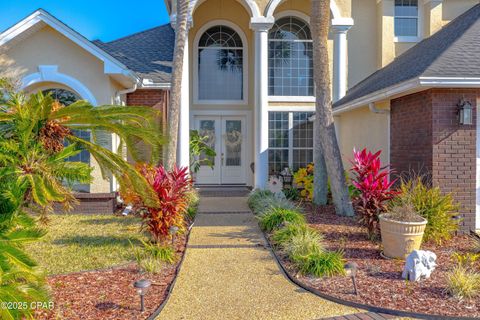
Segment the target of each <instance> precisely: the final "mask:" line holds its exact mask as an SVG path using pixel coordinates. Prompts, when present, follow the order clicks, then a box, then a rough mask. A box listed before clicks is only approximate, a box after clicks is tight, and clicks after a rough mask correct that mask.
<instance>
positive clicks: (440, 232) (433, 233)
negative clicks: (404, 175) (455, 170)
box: [393, 177, 459, 244]
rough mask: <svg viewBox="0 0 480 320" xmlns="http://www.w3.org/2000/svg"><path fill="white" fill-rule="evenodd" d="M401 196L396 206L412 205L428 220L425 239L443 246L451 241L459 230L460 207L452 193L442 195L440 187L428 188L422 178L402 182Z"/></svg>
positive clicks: (397, 199) (396, 200) (394, 202)
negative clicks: (443, 242) (456, 218)
mask: <svg viewBox="0 0 480 320" xmlns="http://www.w3.org/2000/svg"><path fill="white" fill-rule="evenodd" d="M400 189H401V194H400V195H398V197H397V198H396V199H395V200H394V201H393V204H394V205H405V204H407V205H412V206H413V207H414V208H415V210H416V211H417V213H418V214H419V215H421V216H422V217H424V218H425V219H427V221H428V223H427V226H426V228H425V234H424V237H423V239H424V240H426V241H428V240H433V241H435V242H436V243H437V244H441V243H442V241H444V240H449V239H451V237H452V234H453V233H454V232H455V231H456V230H457V229H458V220H455V219H453V217H455V216H456V215H457V214H458V209H459V205H458V204H457V203H455V201H454V199H453V195H452V194H451V193H447V194H442V192H441V190H440V188H438V187H434V188H431V187H428V186H426V185H425V184H424V183H423V182H422V179H421V177H417V178H416V179H414V180H410V181H408V182H405V181H402V184H401V187H400Z"/></svg>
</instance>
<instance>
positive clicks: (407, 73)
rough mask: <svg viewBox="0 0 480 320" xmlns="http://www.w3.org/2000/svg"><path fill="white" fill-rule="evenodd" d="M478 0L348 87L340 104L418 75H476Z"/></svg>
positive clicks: (478, 67)
mask: <svg viewBox="0 0 480 320" xmlns="http://www.w3.org/2000/svg"><path fill="white" fill-rule="evenodd" d="M479 18H480V4H477V5H475V6H474V7H472V8H471V9H470V10H468V11H466V12H465V13H463V14H462V15H460V16H459V17H457V18H456V19H455V20H453V21H451V22H450V23H449V24H447V25H446V26H445V27H443V28H442V29H441V30H439V31H438V32H436V33H435V34H434V35H432V36H431V37H429V38H427V39H425V40H423V41H421V42H420V43H418V44H417V45H415V46H414V47H412V48H410V49H409V50H408V51H406V52H405V53H403V54H402V55H400V56H399V57H397V58H396V59H395V60H394V61H393V62H392V63H390V64H389V65H387V66H385V67H384V68H382V69H380V70H378V71H376V72H375V73H373V74H372V75H370V76H369V77H367V78H366V79H365V80H363V81H361V82H360V83H358V84H357V85H355V86H354V87H352V88H351V89H349V90H348V92H347V94H346V96H345V97H343V98H342V99H340V100H339V101H337V102H336V103H335V104H334V107H340V106H342V105H344V104H346V103H348V102H351V101H353V100H356V99H359V98H362V97H364V96H366V95H368V94H371V93H375V92H377V91H379V90H382V89H386V88H389V87H391V86H393V85H396V84H400V83H402V82H404V81H407V80H411V79H414V78H418V77H480V21H479Z"/></svg>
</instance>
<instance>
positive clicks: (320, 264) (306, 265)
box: [299, 251, 345, 277]
mask: <svg viewBox="0 0 480 320" xmlns="http://www.w3.org/2000/svg"><path fill="white" fill-rule="evenodd" d="M344 263H345V261H344V259H343V253H342V252H340V251H324V252H312V253H310V254H309V255H307V256H306V257H305V258H304V259H303V260H302V261H301V262H300V263H299V269H300V272H301V273H303V274H309V275H313V276H315V277H332V276H336V275H344V274H345V269H344Z"/></svg>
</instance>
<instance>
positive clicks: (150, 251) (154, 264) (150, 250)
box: [132, 241, 177, 273]
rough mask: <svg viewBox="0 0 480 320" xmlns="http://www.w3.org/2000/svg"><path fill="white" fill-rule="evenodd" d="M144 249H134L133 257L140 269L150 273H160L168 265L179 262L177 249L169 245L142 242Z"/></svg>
mask: <svg viewBox="0 0 480 320" xmlns="http://www.w3.org/2000/svg"><path fill="white" fill-rule="evenodd" d="M142 244H143V248H137V247H133V245H132V249H133V255H134V257H135V260H136V261H137V264H138V265H139V267H140V268H141V269H143V270H145V271H146V272H149V273H159V272H160V271H161V270H162V268H163V267H164V266H165V264H166V263H168V264H172V263H174V262H175V261H176V260H177V257H176V254H175V249H174V248H173V247H171V246H167V245H159V244H156V243H147V242H144V241H142Z"/></svg>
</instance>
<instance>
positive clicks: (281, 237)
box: [272, 224, 318, 248]
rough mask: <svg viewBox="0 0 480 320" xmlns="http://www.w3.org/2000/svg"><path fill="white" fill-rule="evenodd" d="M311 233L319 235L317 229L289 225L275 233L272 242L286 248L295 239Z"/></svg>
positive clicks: (300, 225)
mask: <svg viewBox="0 0 480 320" xmlns="http://www.w3.org/2000/svg"><path fill="white" fill-rule="evenodd" d="M309 233H313V234H318V232H317V231H316V230H315V229H313V228H310V227H309V226H307V225H306V224H287V225H286V226H285V227H283V228H281V229H279V230H277V231H275V232H274V233H273V235H272V241H273V242H274V243H275V245H277V246H279V247H281V248H285V247H286V245H287V244H288V243H289V242H290V241H291V240H292V238H293V237H295V236H299V235H305V234H309Z"/></svg>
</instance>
